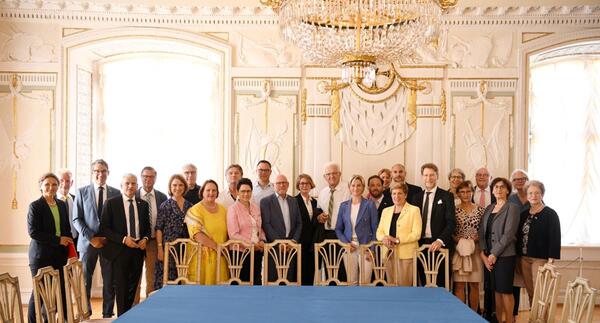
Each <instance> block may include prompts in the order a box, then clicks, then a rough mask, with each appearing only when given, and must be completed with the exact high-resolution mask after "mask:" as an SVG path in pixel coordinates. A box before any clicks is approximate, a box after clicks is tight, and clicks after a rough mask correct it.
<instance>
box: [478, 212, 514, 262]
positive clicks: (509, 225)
mask: <svg viewBox="0 0 600 323" xmlns="http://www.w3.org/2000/svg"><path fill="white" fill-rule="evenodd" d="M495 206H496V203H494V204H490V205H488V207H487V208H486V209H485V212H484V213H483V217H482V218H481V225H480V226H479V246H480V247H481V250H484V251H485V250H487V251H489V252H490V253H491V254H493V255H494V256H496V257H508V256H514V255H516V254H517V252H516V244H517V229H518V228H519V220H520V217H519V206H518V205H516V204H513V203H510V202H508V201H507V202H506V203H504V205H503V206H502V208H500V210H499V211H498V213H496V215H495V217H496V219H495V220H494V223H493V224H492V230H491V234H492V236H491V240H492V241H491V242H492V243H491V246H488V245H487V241H486V240H485V234H486V233H487V223H488V219H489V218H490V216H491V214H492V211H493V210H494V207H495Z"/></svg>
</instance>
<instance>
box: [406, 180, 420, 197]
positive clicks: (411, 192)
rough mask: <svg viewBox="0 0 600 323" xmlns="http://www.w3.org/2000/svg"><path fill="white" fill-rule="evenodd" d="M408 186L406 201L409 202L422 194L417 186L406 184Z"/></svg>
mask: <svg viewBox="0 0 600 323" xmlns="http://www.w3.org/2000/svg"><path fill="white" fill-rule="evenodd" d="M406 186H408V195H406V200H407V201H410V200H411V199H412V198H414V197H415V196H417V195H419V193H421V192H423V189H422V188H420V187H419V186H417V185H413V184H409V183H406Z"/></svg>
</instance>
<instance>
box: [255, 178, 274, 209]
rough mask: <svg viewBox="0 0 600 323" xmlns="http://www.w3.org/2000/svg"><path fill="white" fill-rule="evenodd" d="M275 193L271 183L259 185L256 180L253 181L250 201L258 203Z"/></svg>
mask: <svg viewBox="0 0 600 323" xmlns="http://www.w3.org/2000/svg"><path fill="white" fill-rule="evenodd" d="M273 193H275V190H274V189H273V184H271V183H269V184H267V185H266V186H265V187H262V186H260V184H259V183H258V182H256V183H254V189H253V190H252V202H254V204H256V205H260V200H262V199H263V198H265V197H267V196H269V195H271V194H273Z"/></svg>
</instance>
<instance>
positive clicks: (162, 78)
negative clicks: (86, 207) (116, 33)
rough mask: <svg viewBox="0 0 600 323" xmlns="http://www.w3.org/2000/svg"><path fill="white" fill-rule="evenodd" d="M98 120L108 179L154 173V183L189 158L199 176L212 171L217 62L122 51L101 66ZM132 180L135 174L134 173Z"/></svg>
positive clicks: (163, 183) (216, 152)
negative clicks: (144, 171)
mask: <svg viewBox="0 0 600 323" xmlns="http://www.w3.org/2000/svg"><path fill="white" fill-rule="evenodd" d="M101 76H102V82H101V86H102V93H101V100H102V101H103V102H102V109H103V113H102V116H103V120H102V122H101V124H100V131H99V132H98V133H99V135H100V138H98V139H99V142H100V150H101V151H103V154H102V156H104V158H105V159H106V160H107V162H108V163H109V165H110V170H111V176H110V177H109V184H110V185H113V186H116V187H118V186H119V185H120V181H121V175H122V174H124V173H134V174H135V175H137V176H139V173H140V171H141V169H142V168H143V167H144V166H153V167H154V168H155V169H156V170H157V171H158V179H157V184H156V188H157V189H159V190H162V191H163V192H165V193H166V192H167V181H168V179H169V177H170V176H171V175H172V174H174V173H181V166H182V165H184V164H186V163H194V164H196V166H197V167H198V181H201V180H204V179H207V178H214V177H215V176H216V175H217V174H218V169H219V168H218V163H219V162H220V160H219V158H218V157H217V156H220V154H221V149H222V147H221V146H220V145H219V144H220V142H221V141H220V137H219V135H218V134H219V133H221V129H218V127H219V126H218V125H219V122H218V114H219V113H222V112H221V111H220V108H219V104H218V91H219V90H218V81H219V70H218V65H216V64H214V63H209V61H208V60H204V59H198V58H194V57H190V56H184V55H174V54H147V55H146V54H144V55H135V56H127V57H126V58H123V59H116V60H112V61H110V62H106V63H104V64H102V65H101ZM138 180H139V179H138Z"/></svg>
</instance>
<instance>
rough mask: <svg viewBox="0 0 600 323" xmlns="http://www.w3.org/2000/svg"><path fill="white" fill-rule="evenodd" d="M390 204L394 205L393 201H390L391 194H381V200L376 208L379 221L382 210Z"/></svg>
mask: <svg viewBox="0 0 600 323" xmlns="http://www.w3.org/2000/svg"><path fill="white" fill-rule="evenodd" d="M373 203H375V202H373ZM392 205H394V202H392V196H391V195H385V194H383V199H382V200H381V202H380V203H379V207H378V208H377V215H378V216H379V219H380V221H381V213H382V212H383V210H384V209H385V208H388V207H390V206H392Z"/></svg>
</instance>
